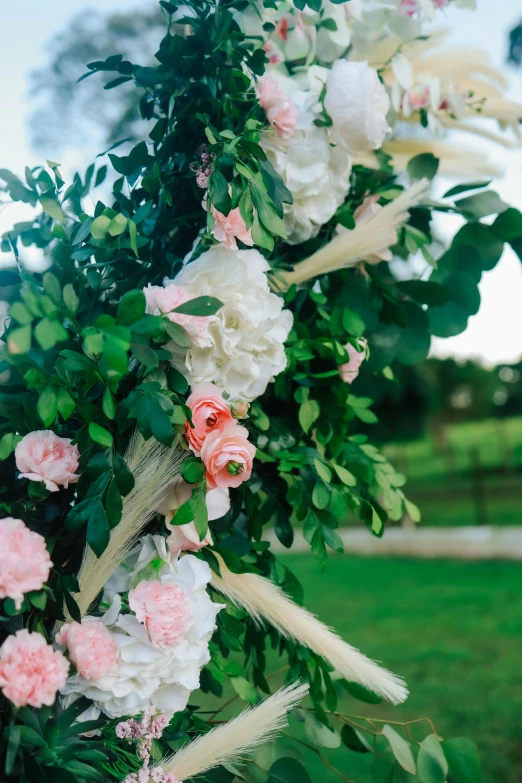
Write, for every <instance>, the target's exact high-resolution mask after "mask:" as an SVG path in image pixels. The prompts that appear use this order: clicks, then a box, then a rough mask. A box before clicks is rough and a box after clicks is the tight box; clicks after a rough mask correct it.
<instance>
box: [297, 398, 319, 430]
mask: <svg viewBox="0 0 522 783" xmlns="http://www.w3.org/2000/svg"><path fill="white" fill-rule="evenodd" d="M320 413H321V409H320V408H319V403H318V402H316V400H305V401H304V402H303V403H302V404H301V406H300V407H299V424H300V425H301V427H302V428H303V430H304V432H306V433H308V432H309V431H310V428H311V426H312V424H313V423H314V422H315V421H317V419H318V418H319V414H320Z"/></svg>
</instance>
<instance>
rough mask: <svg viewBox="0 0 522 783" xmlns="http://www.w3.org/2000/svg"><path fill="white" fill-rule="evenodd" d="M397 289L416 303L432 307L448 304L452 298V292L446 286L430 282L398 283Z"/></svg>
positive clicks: (406, 281)
mask: <svg viewBox="0 0 522 783" xmlns="http://www.w3.org/2000/svg"><path fill="white" fill-rule="evenodd" d="M397 288H398V289H399V290H400V291H402V292H403V293H404V294H406V295H407V296H409V297H410V298H411V299H415V301H416V302H420V303H421V304H427V305H431V306H432V307H434V306H437V305H443V304H446V302H447V301H448V300H449V298H450V291H449V289H448V288H447V287H446V286H445V285H442V284H441V283H432V282H431V281H429V280H428V281H425V280H405V281H404V282H402V283H397Z"/></svg>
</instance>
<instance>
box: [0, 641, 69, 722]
mask: <svg viewBox="0 0 522 783" xmlns="http://www.w3.org/2000/svg"><path fill="white" fill-rule="evenodd" d="M68 674H69V661H68V660H67V659H66V658H65V656H64V655H63V654H62V653H61V652H59V650H53V648H52V647H51V645H50V644H47V642H46V641H45V639H44V637H43V636H42V635H41V634H39V633H30V632H29V631H27V630H26V629H24V630H22V631H17V632H16V633H15V634H14V635H13V636H8V637H7V639H6V640H5V642H4V643H3V645H2V646H1V647H0V688H1V689H2V691H3V693H4V696H5V697H6V698H7V699H9V700H10V701H12V702H13V704H14V705H15V706H16V707H24V706H25V705H29V706H31V707H36V708H37V709H39V708H40V707H42V706H43V705H44V704H46V705H47V706H48V707H50V706H51V704H53V703H54V700H55V698H56V693H57V691H59V690H60V688H63V686H64V685H65V681H66V679H67V675H68Z"/></svg>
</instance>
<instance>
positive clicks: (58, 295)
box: [42, 272, 62, 305]
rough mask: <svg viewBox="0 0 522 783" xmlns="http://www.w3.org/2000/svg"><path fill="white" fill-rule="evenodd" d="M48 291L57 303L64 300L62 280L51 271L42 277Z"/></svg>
mask: <svg viewBox="0 0 522 783" xmlns="http://www.w3.org/2000/svg"><path fill="white" fill-rule="evenodd" d="M42 282H43V287H44V289H45V291H46V293H47V294H48V295H49V296H50V297H51V299H52V300H53V302H54V304H55V305H60V304H61V302H62V287H61V285H60V281H59V280H58V278H57V277H55V275H53V274H52V273H51V272H46V273H45V274H44V276H43V279H42Z"/></svg>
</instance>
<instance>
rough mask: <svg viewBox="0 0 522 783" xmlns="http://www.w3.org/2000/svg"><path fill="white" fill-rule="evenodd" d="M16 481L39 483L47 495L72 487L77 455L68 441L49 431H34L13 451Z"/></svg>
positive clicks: (76, 451) (74, 478)
mask: <svg viewBox="0 0 522 783" xmlns="http://www.w3.org/2000/svg"><path fill="white" fill-rule="evenodd" d="M15 459H16V467H17V468H18V470H19V471H20V476H19V478H28V479H31V481H43V482H44V484H45V486H46V488H47V489H48V490H49V491H50V492H58V490H59V488H60V486H59V485H61V486H62V487H68V486H69V484H75V483H76V482H77V481H78V478H79V476H77V475H76V471H77V470H78V462H79V459H80V453H79V451H78V448H77V446H72V445H71V440H70V438H59V437H58V435H55V434H54V432H52V431H51V430H36V431H35V432H30V433H29V434H28V435H26V436H25V437H24V438H22V440H21V441H20V443H19V444H18V445H17V447H16V449H15Z"/></svg>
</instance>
